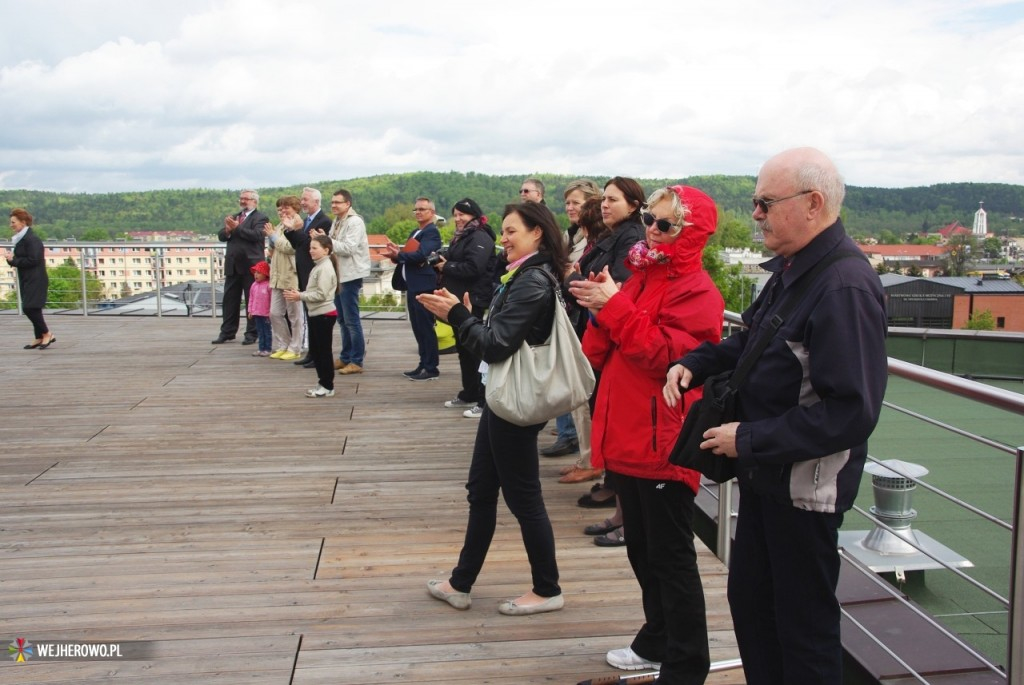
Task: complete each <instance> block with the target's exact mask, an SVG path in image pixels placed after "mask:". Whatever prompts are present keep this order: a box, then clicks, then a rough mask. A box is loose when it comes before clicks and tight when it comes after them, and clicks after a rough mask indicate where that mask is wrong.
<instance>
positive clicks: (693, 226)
mask: <svg viewBox="0 0 1024 685" xmlns="http://www.w3.org/2000/svg"><path fill="white" fill-rule="evenodd" d="M671 190H672V191H674V192H675V194H676V195H678V196H679V199H680V200H681V201H682V203H683V206H684V207H685V208H686V213H685V214H684V215H683V221H684V228H683V232H682V233H681V234H680V235H679V237H678V238H677V239H676V253H675V258H674V259H673V260H672V269H673V270H674V271H676V272H677V273H690V272H693V271H700V270H701V269H702V268H703V254H704V247H705V246H706V245H707V244H708V239H710V238H711V236H712V235H714V233H715V229H716V228H718V207H716V206H715V201H714V200H712V199H711V197H710V196H708V195H707V193H704V192H703V191H701V190H698V189H696V188H693V187H691V186H672V187H671Z"/></svg>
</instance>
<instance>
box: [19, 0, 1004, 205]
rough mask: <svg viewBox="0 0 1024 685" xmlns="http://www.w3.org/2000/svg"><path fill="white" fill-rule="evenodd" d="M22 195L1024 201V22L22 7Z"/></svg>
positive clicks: (825, 14)
mask: <svg viewBox="0 0 1024 685" xmlns="http://www.w3.org/2000/svg"><path fill="white" fill-rule="evenodd" d="M0 24H2V25H3V26H4V27H5V29H4V37H3V40H2V41H0V106H2V107H3V118H2V120H0V121H2V126H0V188H4V189H12V188H28V189H39V190H58V191H84V192H113V191H124V190H147V189H155V188H190V187H206V188H240V187H245V186H255V187H266V186H283V185H292V184H300V183H307V182H317V181H324V180H336V179H348V178H353V177H357V176H367V175H374V174H383V173H394V172H402V171H419V170H429V171H452V170H454V171H463V172H467V171H477V172H483V173H492V174H527V173H531V172H541V173H559V174H572V175H588V174H590V175H604V176H610V175H616V174H621V175H625V176H638V177H666V178H676V177H684V176H691V175H695V174H751V175H752V174H756V173H757V169H758V167H759V165H760V164H761V162H763V161H764V160H765V159H766V158H767V157H769V156H771V155H772V154H774V153H775V152H778V151H780V150H782V149H785V148H788V147H793V146H797V145H813V146H817V147H820V148H821V149H823V150H825V151H826V152H827V153H829V154H830V155H831V156H832V157H833V158H834V159H835V160H836V162H837V164H838V165H839V168H840V170H841V171H842V172H843V173H844V175H845V176H846V179H847V181H848V182H849V183H850V184H853V185H859V186H886V187H905V186H913V185H928V184H932V183H940V182H947V181H979V182H982V181H985V182H988V181H995V182H1006V183H1024V135H1022V131H1024V126H1022V123H1021V122H1022V119H1024V77H1022V74H1021V65H1022V64H1024V2H1004V1H1000V0H907V1H900V0H859V1H858V2H851V1H850V0H843V1H842V2H833V1H831V0H818V1H817V2H813V1H809V2H800V1H798V0H776V1H775V2H763V1H755V0H737V1H731V0H712V1H707V2H705V1H703V0H699V1H683V0H678V1H676V2H672V1H666V0H657V1H650V0H632V1H630V2H625V1H621V0H620V1H618V2H607V1H606V0H591V1H590V2H584V3H580V2H565V1H563V0H547V1H545V2H537V1H535V0H513V1H509V2H501V1H500V0H499V1H498V2H478V1H477V2H446V1H445V0H433V1H432V2H423V1H422V0H417V1H415V2H412V1H407V0H378V1H376V2H340V1H335V2H327V1H321V0H306V1H305V2H302V1H298V2H285V1H284V0H244V1H243V0H204V1H198V0H173V1H172V2H168V1H167V0H161V1H160V2H155V1H152V0H134V1H133V2H124V1H123V0H119V1H116V2H115V1H114V0H32V1H30V0H20V1H18V0H0Z"/></svg>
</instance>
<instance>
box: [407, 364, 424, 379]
mask: <svg viewBox="0 0 1024 685" xmlns="http://www.w3.org/2000/svg"><path fill="white" fill-rule="evenodd" d="M421 373H423V367H422V366H417V367H416V368H415V369H413V370H412V371H403V372H402V375H403V376H405V377H406V378H412V377H413V376H418V375H420V374H421Z"/></svg>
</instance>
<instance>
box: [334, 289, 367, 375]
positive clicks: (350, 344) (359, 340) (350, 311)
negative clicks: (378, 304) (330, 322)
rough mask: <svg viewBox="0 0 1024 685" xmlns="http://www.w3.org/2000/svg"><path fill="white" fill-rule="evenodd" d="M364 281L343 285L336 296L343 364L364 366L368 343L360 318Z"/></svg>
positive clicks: (335, 304) (335, 303) (340, 356)
mask: <svg viewBox="0 0 1024 685" xmlns="http://www.w3.org/2000/svg"><path fill="white" fill-rule="evenodd" d="M362 289H363V279H361V278H356V279H354V280H351V281H345V282H344V283H342V284H341V290H340V291H338V294H337V295H335V296H334V307H335V309H337V310H338V327H339V328H341V354H339V355H338V359H340V360H341V363H342V364H356V365H357V366H362V365H363V358H364V357H365V356H366V341H365V339H364V338H363V322H362V321H361V320H360V318H359V291H360V290H362Z"/></svg>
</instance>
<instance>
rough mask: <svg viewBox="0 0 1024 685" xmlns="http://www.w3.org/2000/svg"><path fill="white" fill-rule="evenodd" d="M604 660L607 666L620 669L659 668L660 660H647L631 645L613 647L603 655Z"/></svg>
mask: <svg viewBox="0 0 1024 685" xmlns="http://www.w3.org/2000/svg"><path fill="white" fill-rule="evenodd" d="M604 660H605V661H607V662H608V665H609V666H614V667H615V668H619V669H622V670H623V671H639V670H641V669H648V668H649V669H656V668H661V662H659V661H648V660H647V659H645V658H643V657H642V656H640V655H639V654H637V653H636V652H634V651H633V648H632V647H623V648H622V649H613V650H611V651H609V652H608V653H607V654H605V655H604Z"/></svg>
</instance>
